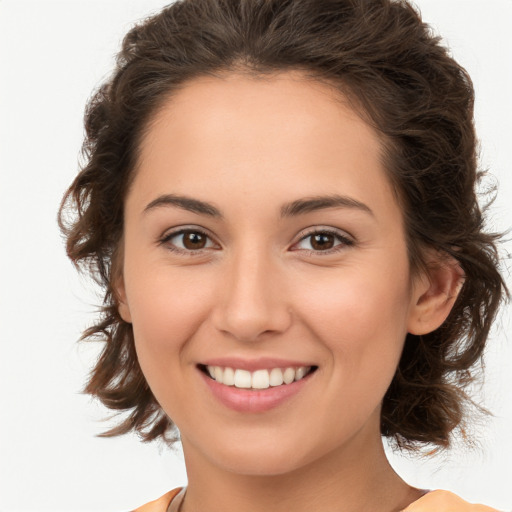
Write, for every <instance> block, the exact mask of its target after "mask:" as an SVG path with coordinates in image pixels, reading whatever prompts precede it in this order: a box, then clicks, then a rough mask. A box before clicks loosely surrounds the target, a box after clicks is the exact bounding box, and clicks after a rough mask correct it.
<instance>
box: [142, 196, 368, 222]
mask: <svg viewBox="0 0 512 512" xmlns="http://www.w3.org/2000/svg"><path fill="white" fill-rule="evenodd" d="M167 206H175V207H178V208H181V209H183V210H187V211H189V212H193V213H198V214H199V215H207V216H209V217H215V218H223V215H222V213H221V211H220V210H219V209H218V208H217V207H216V206H214V205H213V204H211V203H207V202H206V201H201V200H199V199H194V198H192V197H188V196H181V195H175V194H165V195H162V196H159V197H157V198H156V199H154V200H153V201H151V202H150V203H149V204H148V205H147V206H146V207H145V208H144V213H147V212H148V211H151V210H153V209H155V208H160V207H167ZM327 208H350V209H355V210H361V211H363V212H366V213H369V214H370V215H372V216H373V212H372V210H371V209H370V207H369V206H367V205H366V204H364V203H362V202H361V201H358V200H356V199H353V198H352V197H347V196H340V195H337V194H335V195H330V196H314V197H306V198H301V199H297V200H295V201H292V202H291V203H286V204H285V205H283V206H282V207H281V217H295V216H297V215H303V214H306V213H311V212H314V211H317V210H324V209H327Z"/></svg>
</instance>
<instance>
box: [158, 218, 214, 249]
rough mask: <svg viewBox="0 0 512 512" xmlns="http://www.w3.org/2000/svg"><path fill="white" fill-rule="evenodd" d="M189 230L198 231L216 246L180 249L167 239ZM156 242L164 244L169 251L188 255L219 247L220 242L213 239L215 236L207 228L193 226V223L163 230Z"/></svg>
mask: <svg viewBox="0 0 512 512" xmlns="http://www.w3.org/2000/svg"><path fill="white" fill-rule="evenodd" d="M190 232H192V233H194V232H196V233H200V234H201V235H204V236H205V237H207V238H208V239H209V240H210V241H211V242H212V244H213V245H214V246H216V247H203V248H201V249H182V248H181V247H176V246H175V245H173V244H170V243H169V241H170V240H171V239H172V238H174V237H175V236H179V235H182V234H184V233H190ZM157 242H158V244H159V245H165V246H166V248H167V249H169V250H170V251H173V252H177V253H180V254H186V255H189V256H193V255H194V254H199V253H202V252H204V251H208V250H211V249H215V250H217V249H218V248H220V244H219V243H218V242H217V241H216V240H215V237H214V236H213V235H211V234H210V232H209V231H208V230H207V229H204V228H202V227H200V226H195V225H185V226H177V227H175V228H171V229H169V230H167V231H165V232H164V234H163V235H161V236H160V237H158V240H157Z"/></svg>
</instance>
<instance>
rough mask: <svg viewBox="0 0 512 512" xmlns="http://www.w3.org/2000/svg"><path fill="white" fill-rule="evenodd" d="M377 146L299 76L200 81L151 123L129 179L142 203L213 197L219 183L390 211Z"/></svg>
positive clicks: (319, 88)
mask: <svg viewBox="0 0 512 512" xmlns="http://www.w3.org/2000/svg"><path fill="white" fill-rule="evenodd" d="M381 149H382V145H381V141H380V139H379V136H378V135H377V133H376V132H375V131H374V130H373V129H372V128H371V127H370V126H368V125H367V124H366V123H365V122H364V121H363V120H362V119H361V118H360V117H359V116H358V115H357V113H356V112H355V111H354V110H353V109H352V108H351V107H350V106H349V103H348V100H347V99H346V98H345V97H344V96H343V95H342V94H341V93H340V92H339V91H335V90H334V89H333V87H330V86H328V85H327V84H324V83H320V82H318V81H314V80H312V79H308V78H306V76H305V75H302V74H300V73H299V72H286V73H280V74H277V75H272V76H265V77H260V78H254V77H251V76H247V75H240V74H227V75H225V76H221V77H201V78H197V79H194V80H192V81H190V82H189V83H187V84H185V85H184V86H183V87H182V88H181V89H179V90H178V91H177V92H175V93H174V94H173V95H172V96H171V97H170V98H169V99H168V100H167V101H166V102H165V103H164V105H163V106H162V108H161V109H160V110H159V112H158V113H157V114H156V115H155V117H154V118H153V120H152V122H151V123H150V125H149V126H148V129H147V130H146V133H145V137H144V139H143V140H142V143H141V148H140V159H139V165H138V170H137V174H139V176H137V175H136V178H135V182H138V188H139V192H141V194H142V195H145V196H146V200H147V201H149V200H151V197H150V196H151V194H154V192H153V190H154V189H156V188H158V187H160V188H161V189H162V190H161V192H167V193H170V192H173V193H184V194H188V195H190V187H193V191H194V195H195V196H197V197H199V198H201V197H200V196H205V197H204V198H205V199H211V195H212V193H214V192H213V190H214V188H215V187H219V186H222V187H223V189H225V188H226V187H232V188H233V193H240V192H241V191H242V192H243V193H244V194H245V195H247V199H249V196H254V198H256V197H257V196H258V194H259V195H260V196H261V195H264V196H265V197H267V198H268V197H269V196H275V198H276V200H279V199H282V201H283V202H285V201H286V200H289V199H290V198H292V196H293V195H296V196H298V197H304V196H305V195H310V196H312V195H325V194H329V193H343V194H344V195H350V196H352V197H354V198H355V199H358V200H362V201H363V202H365V201H368V200H371V202H373V203H375V202H380V203H383V204H382V206H386V205H385V203H386V202H387V203H389V200H390V199H391V202H394V200H393V193H392V188H391V184H390V183H389V180H388V178H387V173H386V172H385V170H384V166H383V165H382V162H381V153H382V151H381ZM212 187H213V188H212ZM165 188H167V189H171V188H172V190H166V191H165V190H163V189H165ZM369 192H371V194H370V195H373V196H374V197H370V198H369V197H367V196H368V195H369V194H368V193H369ZM141 194H139V195H141ZM284 195H287V196H288V197H284ZM281 196H283V197H281ZM364 196H366V197H364Z"/></svg>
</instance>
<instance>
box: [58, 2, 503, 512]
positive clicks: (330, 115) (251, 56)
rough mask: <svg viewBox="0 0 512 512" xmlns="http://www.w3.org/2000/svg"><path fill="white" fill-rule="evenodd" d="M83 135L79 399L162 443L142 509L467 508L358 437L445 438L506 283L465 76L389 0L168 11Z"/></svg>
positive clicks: (75, 230) (441, 444)
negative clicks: (482, 200)
mask: <svg viewBox="0 0 512 512" xmlns="http://www.w3.org/2000/svg"><path fill="white" fill-rule="evenodd" d="M86 128H87V139H86V142H85V145H84V147H85V151H86V155H87V157H88V162H87V164H86V165H85V167H84V169H83V170H82V171H81V173H80V174H79V176H78V177H77V178H76V180H75V181H74V183H73V184H72V185H71V187H70V189H69V191H68V193H67V194H66V196H65V199H64V202H63V211H62V214H64V212H67V210H68V209H71V210H72V211H75V212H77V214H78V215H77V216H76V217H75V218H74V219H73V220H71V221H70V222H66V221H64V220H62V224H61V225H62V228H63V230H64V232H65V233H66V236H67V243H68V245H67V248H68V254H69V256H70V257H71V258H72V260H73V261H74V262H75V263H76V264H78V265H81V264H83V263H89V264H91V265H92V266H91V267H90V268H91V270H92V271H93V272H96V273H97V274H98V275H99V277H100V280H101V282H102V284H103V286H104V289H105V307H104V314H103V317H102V319H101V320H100V321H99V322H98V323H97V325H95V326H94V327H93V328H91V329H90V330H88V331H87V332H86V333H85V337H94V336H98V335H100V336H102V337H103V339H105V340H106V344H105V349H104V352H103V354H102V357H101V358H100V360H99V361H98V364H97V365H96V367H95V369H94V371H93V373H92V376H91V379H90V381H89V383H88V385H87V388H86V391H87V392H89V393H91V394H92V395H94V396H97V397H99V398H100V399H101V400H102V401H103V403H105V405H107V406H108V407H110V408H112V409H116V410H125V411H131V412H130V416H129V417H128V418H127V419H126V420H125V421H124V422H123V423H121V424H120V425H119V426H118V427H117V428H114V429H112V430H111V431H109V433H108V434H109V435H118V434H122V433H126V432H128V431H130V430H135V431H137V432H138V433H139V434H140V435H141V436H142V437H143V439H145V440H147V441H149V440H153V439H158V438H160V439H165V440H167V441H168V442H173V441H174V440H176V438H177V430H176V427H177V428H179V437H180V440H181V443H182V445H183V450H184V455H185V462H186V466H187V474H188V486H187V488H186V490H185V489H183V490H181V491H180V492H179V493H178V490H176V491H171V492H170V493H168V494H166V495H165V496H164V497H162V498H161V499H160V500H158V501H157V502H155V503H153V504H149V505H147V506H146V507H143V508H141V510H144V511H146V510H161V511H165V510H180V511H181V512H195V511H201V510H211V511H216V510H223V511H230V510H251V511H258V510H275V511H279V510H296V511H302V510H311V509H315V510H325V511H331V510H332V511H334V510H345V511H360V510H372V511H373V510H374V511H392V510H393V511H396V510H407V511H412V512H421V511H424V510H425V511H426V510H436V511H442V510H446V511H448V510H451V511H454V510H461V511H463V510H468V509H469V508H470V507H471V506H470V505H468V504H467V503H465V502H464V501H463V500H461V499H459V498H457V497H455V496H454V495H451V494H449V493H446V492H442V491H433V492H429V493H427V491H426V490H421V489H417V488H414V487H412V486H409V485H408V484H407V483H406V482H404V481H403V480H402V479H401V478H399V477H398V476H397V475H396V474H395V473H394V471H393V470H392V468H391V466H390V465H389V463H388V461H387V459H386V456H385V454H384V450H383V446H382V436H386V437H388V438H393V439H394V440H395V442H396V444H397V445H398V446H400V447H402V448H407V449H411V450H414V449H418V448H419V447H421V446H425V445H434V446H437V447H438V448H447V447H449V445H450V440H451V436H452V434H453V432H455V431H456V430H457V429H459V430H460V429H463V427H464V421H465V412H466V407H467V404H468V400H467V397H466V395H465V392H464V389H465V387H466V386H467V385H468V384H469V383H470V382H471V381H472V380H473V374H472V373H471V370H472V369H473V368H474V366H475V364H476V363H477V362H478V361H479V359H480V357H481V354H482V351H483V349H484V347H485V342H486V338H487V335H488V331H489V328H490V326H491V324H492V321H493V319H494V317H495V314H496V311H497V308H498V306H499V303H500V301H501V299H502V296H503V294H504V292H505V286H504V283H503V280H502V278H501V276H500V274H499V272H498V270H497V254H496V248H495V238H496V237H495V236H493V235H491V234H488V233H485V232H484V230H483V218H482V214H481V211H480V209H479V207H478V204H477V201H476V193H475V185H476V182H477V180H478V173H477V170H476V149H475V147H476V138H475V133H474V127H473V91H472V86H471V81H470V78H469V77H468V75H467V74H466V73H465V71H464V70H463V69H462V68H461V67H460V66H459V65H457V64H456V63H455V61H453V59H451V58H450V57H449V55H448V54H447V51H446V50H445V49H444V48H443V47H442V46H441V45H440V43H439V40H438V39H437V38H435V37H434V36H432V34H431V33H430V31H429V29H428V27H427V26H425V25H424V24H423V23H422V22H421V19H420V18H419V16H418V14H417V13H416V12H415V11H414V9H413V8H412V7H411V6H410V5H408V4H407V3H405V2H392V1H384V0H369V1H363V0H338V1H333V0H329V1H328V0H320V1H319V0H314V1H313V0H290V1H282V0H279V1H278V0H262V1H257V0H246V1H240V0H224V1H221V0H184V1H182V2H177V3H175V4H172V5H171V6H170V7H168V8H167V9H165V10H163V11H162V12H161V13H160V14H158V15H156V16H154V17H153V18H150V19H149V20H147V21H146V22H144V23H143V24H141V25H140V26H138V27H135V28H134V29H133V30H131V31H130V32H129V33H128V35H127V36H126V38H125V40H124V43H123V48H122V50H121V52H120V54H119V56H118V66H117V68H116V71H115V73H114V75H113V76H112V77H111V79H110V80H109V81H108V82H106V83H105V84H104V85H103V87H102V88H101V89H100V90H99V91H98V92H97V94H96V95H95V96H94V98H93V99H92V100H91V102H90V104H89V107H88V111H87V116H86ZM61 219H62V217H61ZM471 510H482V511H484V510H492V509H490V508H488V507H484V506H478V507H476V508H471Z"/></svg>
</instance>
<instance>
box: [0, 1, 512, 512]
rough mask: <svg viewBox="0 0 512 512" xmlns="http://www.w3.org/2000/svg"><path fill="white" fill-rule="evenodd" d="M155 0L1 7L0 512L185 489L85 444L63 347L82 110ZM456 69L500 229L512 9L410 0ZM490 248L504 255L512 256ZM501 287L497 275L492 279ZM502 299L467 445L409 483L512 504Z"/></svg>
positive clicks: (126, 443)
mask: <svg viewBox="0 0 512 512" xmlns="http://www.w3.org/2000/svg"><path fill="white" fill-rule="evenodd" d="M165 3H166V2H164V1H162V0H144V1H143V0H137V1H136V0H122V1H121V0H116V1H104V0H103V1H92V0H88V1H79V0H67V1H65V0H61V1H55V0H54V1H50V0H47V1H24V0H10V1H9V0H3V1H2V0H0V351H1V352H0V397H1V403H0V415H1V416H0V510H3V511H4V512H5V511H29V510H33V511H50V510H51V511H55V512H58V511H68V512H69V511H75V510H76V511H103V512H105V511H111V512H116V511H122V510H129V509H131V508H134V507H135V506H138V505H140V504H141V503H143V502H146V501H149V500H150V499H153V498H155V497H157V496H159V495H160V494H163V493H164V492H166V491H167V490H169V489H171V488H173V487H176V486H178V485H183V484H185V483H186V477H185V471H184V467H183V462H182V458H181V455H180V454H179V453H178V454H174V453H172V452H170V451H168V450H163V451H161V450H160V451H159V449H158V447H157V446H154V445H143V444H141V443H139V442H138V440H137V439H136V438H135V437H133V436H126V437H124V438H113V439H99V438H96V437H95V434H97V433H99V432H100V431H101V430H102V429H103V428H104V427H105V426H106V425H105V424H101V423H100V422H98V419H99V418H101V417H102V416H103V415H104V414H103V413H104V411H103V410H102V409H101V408H100V407H98V406H97V405H95V404H94V403H92V402H91V401H90V400H89V398H88V397H86V396H84V395H81V394H80V389H81V387H82V386H83V383H84V381H85V378H86V374H87V371H88V369H89V367H90V364H91V361H93V359H94V357H95V354H97V349H98V348H99V347H96V346H94V345H91V346H87V347H83V346H81V345H78V344H77V343H76V340H77V339H78V337H79V335H80V333H81V331H82V330H83V329H84V328H85V327H86V326H87V325H89V324H90V323H91V322H92V319H93V314H94V311H95V305H96V304H99V303H100V297H99V296H98V295H97V294H96V292H95V291H94V289H93V287H92V285H91V284H90V283H89V282H87V281H86V280H85V279H84V278H80V277H78V276H77V275H76V273H75V271H74V269H73V268H72V266H71V264H70V263H69V262H68V260H67V259H66V257H65V254H64V248H63V244H62V241H61V239H60V235H59V232H58V229H57V225H56V212H57V208H58V205H59V201H60V198H61V196H62V194H63V192H64V190H65V188H66V187H67V186H68V185H69V183H70V182H71V180H72V179H73V177H74V175H75V174H76V172H77V166H78V164H77V162H78V153H79V149H80V145H81V141H82V134H83V128H82V116H83V108H84V105H85V102H86V100H87V98H88V97H89V95H90V93H91V91H92V90H93V88H94V87H95V86H96V85H97V84H98V83H99V82H100V81H101V80H102V79H103V78H104V77H105V76H106V75H107V74H108V72H109V70H110V69H111V67H112V63H113V56H114V54H115V52H116V51H117V48H118V45H119V43H120V40H121V38H122V36H123V34H124V33H125V32H126V31H127V30H128V29H129V28H130V26H131V24H132V23H133V22H134V21H136V20H137V19H139V18H141V17H143V16H146V15H148V14H150V13H151V12H153V11H155V10H157V9H158V8H160V7H162V6H163V5H165ZM417 4H418V5H419V6H420V8H421V10H422V12H423V16H424V19H425V20H426V21H427V22H429V23H431V24H432V25H433V27H434V28H435V29H436V30H438V31H439V32H440V33H441V34H442V35H443V36H445V40H446V41H447V42H448V44H449V45H450V47H451V48H452V50H453V53H454V55H455V57H456V58H457V59H458V60H459V61H460V62H461V63H462V64H463V65H464V66H465V67H466V68H467V69H468V70H469V72H470V74H471V75H472V77H473V79H474V81H475V86H476V92H477V104H476V121H477V129H478V131H479V135H480V138H481V141H482V164H483V166H484V167H488V168H490V169H491V171H492V173H493V174H494V176H495V177H496V179H497V180H498V181H499V182H500V195H499V197H498V199H497V201H496V202H495V204H494V206H493V209H492V215H493V224H492V226H493V227H494V228H496V229H499V230H503V229H506V228H509V227H510V226H512V207H511V201H510V198H511V197H512V178H511V174H510V173H511V163H510V162H511V145H512V128H511V126H512V124H511V119H512V100H511V99H510V94H511V92H512V36H511V32H510V26H511V24H512V0H485V1H483V0H418V2H417ZM511 248H512V247H511V244H510V243H508V242H507V243H506V244H505V245H504V252H505V251H507V250H508V251H509V252H510V251H511ZM505 274H506V277H507V279H508V281H509V284H512V280H510V278H509V271H508V270H505ZM510 324H511V322H510V306H507V307H506V310H505V312H504V314H503V315H502V317H501V321H500V323H499V325H498V326H497V329H496V330H495V331H494V333H493V337H492V340H491V344H490V350H489V353H488V357H487V373H486V384H485V386H484V388H483V391H482V396H483V399H484V400H485V404H486V405H487V406H488V407H490V408H491V409H492V410H493V411H494V413H495V418H494V419H493V420H491V421H490V422H489V423H488V424H487V425H482V426H481V427H479V429H478V430H477V433H478V435H477V439H478V440H479V442H480V445H481V446H480V448H478V449H477V450H476V451H473V452H470V451H468V450H467V449H462V448H461V449H456V450H455V451H453V452H452V453H450V454H449V455H447V456H445V457H442V458H440V457H437V458H433V459H418V458H412V459H410V458H401V457H399V456H397V455H392V461H393V464H394V465H395V466H396V468H397V470H398V471H399V472H400V473H401V474H403V476H405V477H406V478H407V479H408V480H409V481H410V482H411V483H412V484H415V485H418V486H422V487H426V488H438V487H442V488H449V489H451V490H453V491H455V492H457V493H460V494H462V495H463V496H464V497H465V498H467V499H469V500H475V501H482V502H487V503H488V504H490V505H494V506H496V507H500V508H508V509H512V490H511V489H512V487H511V483H512V437H511V436H510V433H511V432H512V398H511V395H512V391H511V390H512V376H511V372H510V369H511V368H512V349H511V343H510V336H507V332H508V331H509V328H510Z"/></svg>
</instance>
